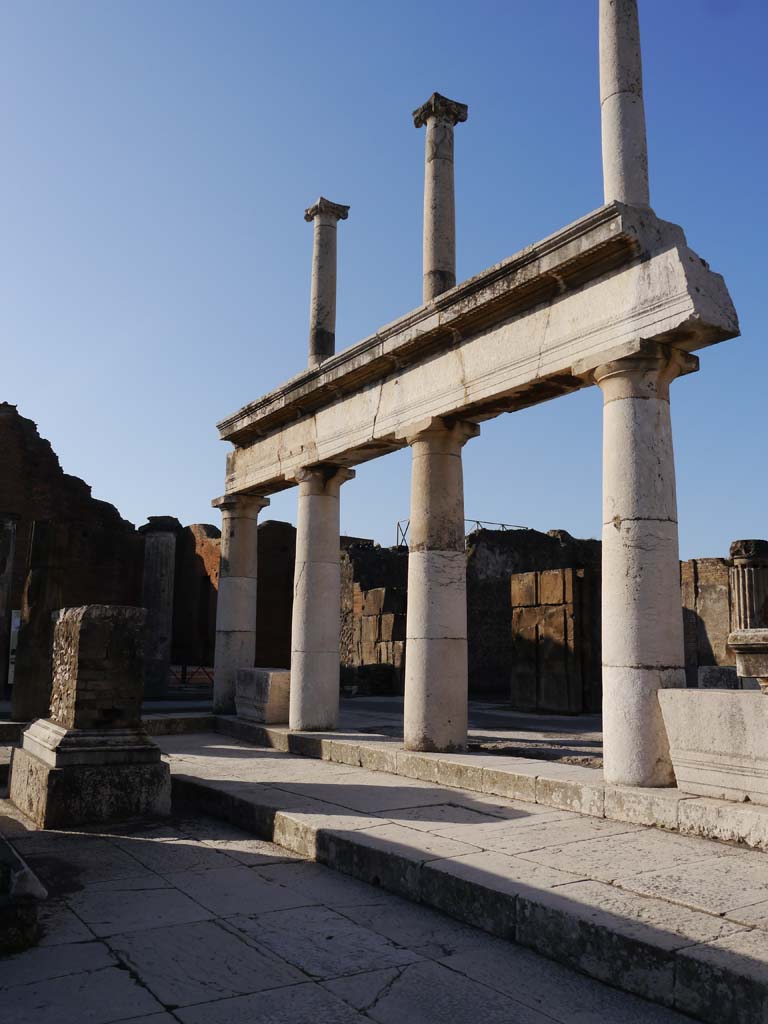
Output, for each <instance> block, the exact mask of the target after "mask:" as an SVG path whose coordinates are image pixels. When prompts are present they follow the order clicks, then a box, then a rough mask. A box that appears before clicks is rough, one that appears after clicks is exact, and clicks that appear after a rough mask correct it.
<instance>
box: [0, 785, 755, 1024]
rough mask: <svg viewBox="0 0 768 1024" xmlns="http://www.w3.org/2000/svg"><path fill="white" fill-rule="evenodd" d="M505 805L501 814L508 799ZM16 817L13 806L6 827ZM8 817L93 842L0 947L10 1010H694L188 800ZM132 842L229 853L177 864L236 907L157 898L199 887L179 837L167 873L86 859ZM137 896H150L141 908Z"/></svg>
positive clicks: (506, 1013)
mask: <svg viewBox="0 0 768 1024" xmlns="http://www.w3.org/2000/svg"><path fill="white" fill-rule="evenodd" d="M216 784H217V785H218V783H216ZM329 806H330V808H331V809H332V810H333V811H334V813H336V812H337V811H338V807H335V805H329ZM491 806H493V805H491ZM496 806H497V810H498V812H499V814H500V815H503V813H504V811H505V810H509V808H506V809H505V808H504V807H503V806H502V805H496ZM6 820H8V819H7V818H5V817H4V816H3V805H2V804H0V826H2V823H3V822H4V821H6ZM11 820H13V821H15V823H16V824H17V825H18V827H19V830H20V834H21V833H23V834H26V835H27V837H28V839H29V840H30V845H34V846H35V848H36V849H37V851H38V852H39V854H40V856H44V855H45V856H49V855H50V854H51V850H54V851H55V849H56V844H58V843H63V845H64V846H65V847H66V850H67V851H68V852H69V853H72V851H73V850H74V845H73V844H77V843H82V845H83V851H84V852H83V854H82V855H81V856H79V857H78V858H76V860H77V866H78V870H79V872H80V873H79V875H77V877H75V875H74V874H73V875H69V876H65V875H63V874H62V875H61V876H60V878H59V882H60V885H61V888H60V889H59V890H56V891H55V892H54V895H53V898H52V899H51V901H50V902H49V904H48V906H47V908H46V911H47V912H46V915H45V923H44V927H45V929H46V934H45V936H44V938H43V944H42V945H41V946H39V947H38V948H37V949H34V950H28V951H26V952H24V953H21V954H18V955H16V956H13V957H8V958H6V959H0V1019H2V1020H3V1022H5V1021H6V1020H8V1022H9V1024H113V1022H115V1024H117V1022H118V1021H119V1022H121V1024H356V1022H370V1021H378V1022H384V1024H386V1022H391V1024H433V1022H434V1024H437V1022H438V1021H439V1022H440V1024H444V1021H446V1020H449V1021H450V1022H451V1024H456V1022H458V1024H462V1022H465V1024H469V1022H472V1024H476V1022H477V1020H478V1019H479V1015H482V1017H483V1018H485V1019H487V1020H488V1021H491V1022H493V1021H499V1022H501V1021H503V1022H505V1024H576V1021H578V1022H579V1024H587V1022H592V1021H595V1022H597V1021H599V1022H600V1024H684V1022H685V1020H687V1019H688V1018H684V1017H682V1016H681V1015H679V1014H678V1013H676V1012H673V1011H668V1010H664V1009H662V1008H660V1007H658V1006H655V1005H653V1004H651V1003H649V1002H646V1001H643V1000H641V999H638V998H636V997H633V996H630V995H627V994H625V993H621V992H619V991H617V990H615V989H609V988H607V987H606V986H604V985H602V984H600V983H599V982H596V981H594V980H591V979H589V978H587V977H584V976H578V975H575V974H573V973H572V972H571V971H569V970H567V969H565V968H564V967H562V966H559V965H557V964H554V963H552V962H549V961H545V960H543V959H542V958H541V957H539V956H537V955H536V954H534V953H531V952H529V951H527V950H524V949H522V948H521V947H519V946H516V945H513V944H511V943H508V942H506V941H500V940H498V939H495V938H493V937H492V936H490V935H488V934H486V933H484V932H482V931H478V930H476V929H473V928H471V927H469V926H467V925H466V924H464V923H460V922H457V921H455V920H452V919H451V918H449V917H446V916H444V915H442V914H439V913H437V912H436V911H435V910H432V909H430V908H427V907H425V906H419V905H414V904H412V903H408V902H405V901H403V900H402V899H400V898H399V897H398V896H396V895H394V894H392V893H390V892H387V891H385V890H383V889H382V888H381V887H373V886H369V885H365V884H363V883H362V882H359V881H356V880H354V879H351V878H349V877H347V876H346V875H343V874H340V873H338V872H336V871H333V870H331V869H330V868H328V867H325V866H323V865H320V864H317V863H312V862H308V861H304V860H299V859H297V856H296V855H295V854H291V853H287V852H286V851H285V850H284V849H281V848H279V847H276V846H274V845H272V844H270V843H268V842H266V841H264V840H261V839H257V838H254V837H253V835H251V834H249V833H247V832H244V831H242V830H239V829H238V828H237V827H235V826H233V825H232V824H230V823H227V822H223V821H221V820H214V819H205V820H203V819H200V818H199V817H195V816H191V815H189V814H186V815H183V816H182V815H179V816H177V817H176V818H175V819H174V820H173V821H172V822H170V823H164V824H160V825H146V824H144V825H141V824H140V825H135V824H134V825H128V826H122V827H120V828H112V829H109V830H104V831H103V832H102V833H101V834H97V833H95V832H93V830H89V832H90V833H93V834H89V832H85V831H81V832H67V833H61V832H53V833H52V832H43V831H41V830H39V829H37V828H36V827H35V826H34V825H32V824H31V823H30V822H25V820H24V819H23V818H20V817H17V816H14V817H13V818H12V819H11ZM373 820H374V821H375V823H376V824H375V825H374V826H373V827H374V828H377V827H381V820H380V819H378V818H375V819H373ZM441 820H443V819H442V818H441ZM399 827H400V828H405V826H399ZM94 839H98V840H99V844H98V845H96V844H95V843H94ZM32 840H34V844H33V843H32V842H31V841H32ZM133 843H135V845H136V848H137V850H144V849H145V848H146V846H147V844H148V843H157V844H165V845H166V846H167V848H168V850H173V849H178V850H179V856H180V863H183V864H186V865H189V863H190V861H189V853H188V849H187V848H188V847H189V846H190V845H192V846H194V845H199V846H200V847H201V848H203V849H211V848H213V849H215V850H217V851H218V852H220V853H222V854H223V856H224V857H225V858H227V859H229V861H230V865H229V866H230V868H231V869H232V872H231V873H227V870H226V869H222V868H221V867H220V866H218V862H215V861H208V860H206V859H205V857H204V856H202V857H201V858H200V860H199V861H197V867H196V868H195V869H193V870H187V871H184V872H180V874H183V875H187V876H189V877H190V878H192V879H194V880H195V881H196V882H197V883H200V884H201V885H202V883H204V881H205V880H206V879H207V880H209V881H210V882H211V883H213V880H214V879H216V878H218V884H217V887H216V888H217V890H218V893H219V895H218V897H217V900H218V899H220V900H221V907H222V908H224V909H225V910H226V911H227V913H226V914H225V915H223V916H222V915H220V914H217V913H215V912H213V911H208V910H207V909H206V908H205V907H203V906H202V905H201V904H198V907H199V910H200V913H201V915H202V916H203V919H202V920H197V921H194V922H191V923H188V924H169V923H168V922H167V920H165V919H164V918H163V916H162V914H159V913H157V912H156V908H155V907H153V904H152V898H153V897H157V896H161V897H162V896H164V894H166V893H168V892H171V893H177V894H179V895H182V896H185V897H186V896H187V894H186V893H184V894H182V893H181V892H180V890H178V889H177V888H175V887H174V886H172V885H171V884H170V883H169V881H168V877H167V876H168V875H169V874H170V875H173V872H168V871H167V864H168V860H167V857H166V853H167V851H165V853H164V856H163V859H162V861H157V862H156V866H157V867H158V868H160V867H162V870H163V873H162V874H160V873H157V872H156V871H154V870H153V869H151V868H148V867H146V866H143V870H144V872H145V876H146V877H143V878H137V877H135V876H133V877H128V878H120V877H116V878H115V877H112V878H106V879H105V878H103V877H101V876H100V875H99V873H98V872H94V871H91V870H89V867H90V865H91V861H92V859H93V857H94V856H98V855H99V854H100V853H101V854H103V853H104V847H107V848H109V847H112V848H113V849H114V850H115V851H118V852H119V853H121V854H125V855H128V856H131V848H132V844H133ZM229 844H231V845H229ZM250 844H258V845H257V846H256V847H255V848H254V847H253V846H251V845H250ZM228 849H229V852H227V850H228ZM253 849H256V851H257V852H256V856H258V857H259V858H260V859H259V861H258V863H254V864H252V865H250V866H246V865H244V864H243V862H242V861H241V860H239V859H238V856H241V855H242V853H243V852H244V851H245V852H250V851H252V850H253ZM107 859H109V858H107ZM119 859H120V858H118V860H119ZM137 863H138V862H137ZM243 872H246V874H248V875H250V876H252V877H253V879H254V880H255V881H257V882H259V883H261V884H260V885H259V886H257V889H254V890H253V892H255V891H257V890H258V891H260V892H262V893H268V894H269V895H267V896H265V899H264V900H263V901H262V902H258V900H254V902H253V903H252V904H251V905H250V906H249V907H248V912H247V913H244V912H242V910H240V911H239V912H238V913H235V914H229V913H228V911H229V909H230V908H231V907H232V906H234V905H235V903H236V901H237V897H238V894H239V893H241V892H242V891H243V887H244V877H245V876H244V875H243ZM107 886H108V887H109V888H105V887H107ZM212 888H213V885H212ZM275 889H280V890H281V891H282V893H283V897H282V900H283V901H285V902H287V903H290V902H291V901H295V900H296V899H297V898H300V899H301V900H302V901H303V902H304V905H303V906H301V907H290V906H289V907H286V908H285V909H280V910H275V909H272V908H273V907H274V905H275V897H274V890H275ZM105 893H106V894H108V895H109V898H110V900H111V901H112V903H111V907H110V914H111V918H110V920H111V923H112V926H113V927H110V929H109V931H110V934H109V935H107V936H106V937H104V938H103V939H95V938H94V937H93V933H92V931H91V929H90V928H89V927H88V926H87V925H86V924H85V922H84V920H83V919H82V917H81V916H80V913H81V912H82V909H83V907H85V906H88V905H89V904H88V900H90V898H91V897H92V896H94V895H95V896H97V897H98V898H101V896H102V895H104V894H105ZM195 895H196V896H197V895H198V894H195ZM139 896H144V897H146V900H145V901H143V902H142V903H141V906H139V905H138V903H137V900H138V897H139ZM189 898H190V899H192V897H189ZM84 901H85V902H84ZM195 902H197V901H196V899H195ZM744 934H747V935H749V934H751V933H750V932H745V933H744ZM46 943H48V944H46ZM739 955H741V953H739Z"/></svg>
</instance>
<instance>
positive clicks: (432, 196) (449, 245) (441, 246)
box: [413, 92, 468, 302]
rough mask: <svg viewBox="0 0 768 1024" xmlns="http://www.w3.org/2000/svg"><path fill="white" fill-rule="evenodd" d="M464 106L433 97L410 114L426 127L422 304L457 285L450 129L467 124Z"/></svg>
mask: <svg viewBox="0 0 768 1024" xmlns="http://www.w3.org/2000/svg"><path fill="white" fill-rule="evenodd" d="M467 111H468V108H467V105H466V104H465V103H456V102H455V101H454V100H449V99H446V98H445V96H441V95H440V93H437V92H435V93H433V94H432V95H431V96H430V98H429V99H428V100H427V102H426V103H424V104H422V106H420V107H419V109H418V110H414V112H413V123H414V125H415V126H416V128H421V127H422V126H423V125H426V128H427V138H426V147H425V152H424V241H423V257H424V302H430V301H431V300H432V299H434V298H435V296H436V295H440V294H441V293H442V292H446V291H448V289H449V288H453V286H454V285H455V284H456V204H455V199H454V186H453V129H454V126H455V125H457V124H458V123H459V122H460V121H466V120H467Z"/></svg>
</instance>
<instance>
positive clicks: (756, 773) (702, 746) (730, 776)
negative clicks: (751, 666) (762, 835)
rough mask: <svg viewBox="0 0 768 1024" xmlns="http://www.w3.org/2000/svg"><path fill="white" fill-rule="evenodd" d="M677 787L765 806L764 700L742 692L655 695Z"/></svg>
mask: <svg viewBox="0 0 768 1024" xmlns="http://www.w3.org/2000/svg"><path fill="white" fill-rule="evenodd" d="M659 699H660V703H661V710H662V714H663V716H664V724H665V726H666V729H667V733H668V735H669V744H670V750H671V755H672V762H673V764H674V766H675V776H676V778H677V786H678V789H679V790H680V791H681V792H683V793H693V794H697V795H699V796H712V797H719V798H721V799H726V800H736V801H743V800H745V799H747V798H748V799H749V800H752V801H754V802H755V803H759V804H768V700H767V699H766V698H765V697H764V696H763V695H762V694H761V693H759V692H754V693H751V692H745V691H740V690H735V691H728V692H724V691H721V690H666V691H662V692H661V693H660V694H659Z"/></svg>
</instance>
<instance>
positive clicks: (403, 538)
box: [395, 519, 530, 548]
mask: <svg viewBox="0 0 768 1024" xmlns="http://www.w3.org/2000/svg"><path fill="white" fill-rule="evenodd" d="M468 524H469V525H470V526H471V529H469V530H468V529H467V525H468ZM410 525H411V520H410V519H401V520H400V521H399V522H398V524H397V540H396V541H395V547H398V548H402V547H408V530H409V528H410ZM486 529H493V530H500V531H501V532H502V533H504V532H506V531H507V530H530V526H518V525H517V524H515V523H494V522H491V521H490V520H488V519H465V520H464V535H465V536H469V534H471V533H474V532H475V531H476V530H486Z"/></svg>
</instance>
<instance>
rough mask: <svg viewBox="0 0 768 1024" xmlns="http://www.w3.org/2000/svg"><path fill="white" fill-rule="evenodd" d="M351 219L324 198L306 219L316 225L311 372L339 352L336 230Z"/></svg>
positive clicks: (311, 307) (313, 260) (345, 210)
mask: <svg viewBox="0 0 768 1024" xmlns="http://www.w3.org/2000/svg"><path fill="white" fill-rule="evenodd" d="M348 216H349V207H348V206H341V205H340V204H339V203H332V202H331V201H330V200H329V199H324V198H323V197H322V196H321V197H320V198H319V199H318V200H317V202H316V203H315V204H314V206H310V207H309V209H308V210H305V211H304V220H306V221H314V225H315V234H314V242H313V246H312V293H311V296H310V300H309V369H310V370H313V369H315V367H317V366H319V365H320V363H322V362H323V360H325V359H328V357H329V356H332V355H333V354H334V352H335V351H336V227H337V224H338V222H339V221H340V220H346V219H347V217H348Z"/></svg>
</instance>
